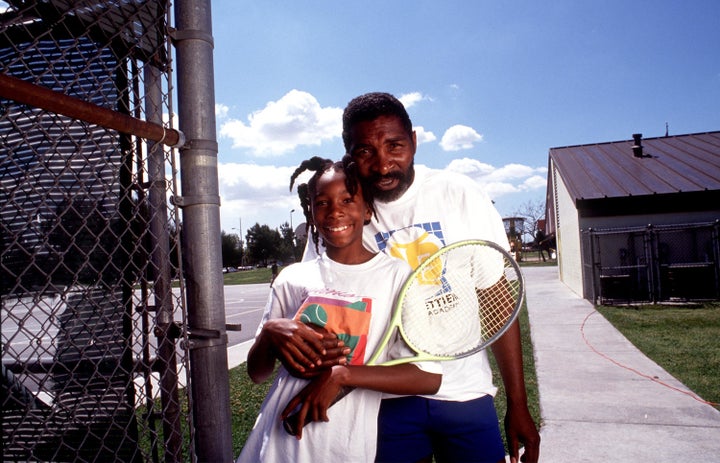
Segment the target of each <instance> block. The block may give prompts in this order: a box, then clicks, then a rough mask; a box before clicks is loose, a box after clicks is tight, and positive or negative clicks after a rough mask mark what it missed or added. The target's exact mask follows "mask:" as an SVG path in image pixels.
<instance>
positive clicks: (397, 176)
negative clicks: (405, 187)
mask: <svg viewBox="0 0 720 463" xmlns="http://www.w3.org/2000/svg"><path fill="white" fill-rule="evenodd" d="M385 179H397V180H404V179H405V175H403V173H402V172H398V171H395V172H388V173H387V174H385V175H380V174H372V175H371V176H370V177H369V178H368V183H377V182H379V181H380V180H385Z"/></svg>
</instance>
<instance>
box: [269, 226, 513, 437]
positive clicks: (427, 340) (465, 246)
mask: <svg viewBox="0 0 720 463" xmlns="http://www.w3.org/2000/svg"><path fill="white" fill-rule="evenodd" d="M523 297H524V283H523V278H522V274H521V273H520V268H519V267H518V265H517V263H516V262H515V260H514V259H513V258H512V257H511V256H510V254H509V253H508V252H507V251H505V250H504V249H503V248H501V247H500V246H498V245H497V244H495V243H493V242H491V241H484V240H466V241H459V242H457V243H453V244H450V245H448V246H445V247H443V248H442V249H440V250H439V251H437V252H436V253H435V254H433V255H431V256H430V257H428V258H427V259H426V260H425V261H423V262H422V263H421V264H420V265H419V266H418V267H417V268H416V269H415V270H414V271H413V272H412V273H411V274H410V276H409V277H408V279H407V281H406V282H405V284H404V285H403V287H402V289H401V290H400V294H399V296H398V299H397V301H396V303H395V307H394V309H393V314H392V317H391V319H390V323H389V325H388V327H387V329H386V331H385V334H384V335H383V337H382V339H381V341H380V343H379V344H378V347H377V348H376V349H375V352H374V353H373V355H372V356H371V357H370V359H369V360H368V361H367V362H366V364H367V365H376V364H378V363H377V361H378V358H379V357H380V356H381V355H382V354H383V352H384V351H385V349H386V348H387V346H388V344H389V343H391V340H393V339H394V336H395V335H396V334H399V335H400V336H401V337H402V339H403V340H404V341H405V343H406V344H407V345H408V346H409V347H410V349H411V350H412V351H413V352H414V355H411V356H409V357H403V358H396V359H392V360H389V361H385V362H382V363H380V364H378V365H398V364H401V363H409V362H418V361H445V360H454V359H458V358H462V357H467V356H469V355H472V354H475V353H477V352H479V351H481V350H483V349H485V348H487V347H488V346H490V345H491V344H492V343H493V342H495V341H496V340H497V339H499V338H500V337H501V336H502V335H503V334H504V333H505V331H506V330H507V329H508V328H509V327H510V325H511V324H512V323H513V321H515V319H516V318H517V315H518V313H519V311H520V307H521V305H522V301H523ZM352 390H353V388H345V389H344V390H343V391H341V392H340V393H339V394H338V396H337V397H336V398H335V400H334V401H333V404H335V403H336V402H338V401H339V400H341V399H342V398H343V397H345V396H346V395H347V394H348V393H350V392H351V391H352ZM331 406H332V404H331ZM309 421H310V420H306V422H305V423H304V424H303V426H304V425H305V424H307V422H309ZM298 426H300V423H299V420H298V418H297V414H293V415H290V416H288V417H287V418H286V419H285V420H284V421H283V427H284V428H285V430H286V431H287V432H288V433H289V434H292V435H296V434H297V431H298V430H299V428H298Z"/></svg>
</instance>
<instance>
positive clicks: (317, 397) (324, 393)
mask: <svg viewBox="0 0 720 463" xmlns="http://www.w3.org/2000/svg"><path fill="white" fill-rule="evenodd" d="M346 372H347V369H346V368H345V367H343V366H335V367H332V368H327V369H323V370H321V371H320V372H319V374H318V375H317V376H316V377H315V378H313V380H312V381H310V382H309V383H308V385H307V386H305V387H304V388H303V389H302V390H301V391H300V392H299V393H298V394H297V395H296V396H295V397H293V399H292V400H291V401H290V402H288V404H287V406H286V407H285V409H284V410H283V411H282V413H281V415H280V418H281V419H282V420H284V419H285V418H287V417H288V416H290V415H291V414H293V413H294V412H296V411H297V413H298V415H297V422H298V423H305V421H306V420H308V421H329V418H328V416H327V409H328V408H329V407H330V405H332V404H333V402H334V401H335V397H337V395H338V394H339V393H340V391H341V390H342V387H343V382H342V378H343V377H344V376H345V374H346ZM302 428H303V426H298V427H297V434H296V436H295V437H297V439H301V438H302Z"/></svg>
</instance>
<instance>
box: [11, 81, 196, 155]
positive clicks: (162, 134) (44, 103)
mask: <svg viewBox="0 0 720 463" xmlns="http://www.w3.org/2000/svg"><path fill="white" fill-rule="evenodd" d="M0 97H3V98H7V99H9V100H13V101H17V102H18V103H23V104H26V105H28V106H32V107H36V108H41V109H44V110H46V111H51V112H54V113H57V114H62V115H63V116H67V117H71V118H73V119H78V120H81V121H85V122H89V123H91V124H96V125H99V126H101V127H107V128H109V129H115V130H117V131H118V132H121V133H126V134H128V135H135V136H137V137H141V138H147V139H148V140H153V141H156V142H160V143H164V144H166V145H168V146H174V147H176V146H180V145H182V144H183V142H184V137H183V134H182V133H180V132H178V131H177V130H173V129H168V128H165V127H163V126H162V123H152V122H147V121H143V120H141V119H136V118H134V117H132V116H128V115H127V114H122V113H120V112H117V111H113V110H111V109H107V108H103V107H102V106H97V105H94V104H92V103H88V102H87V101H83V100H80V99H78V98H73V97H71V96H68V95H65V94H64V93H60V92H56V91H54V90H50V89H49V88H45V87H41V86H39V85H34V84H31V83H28V82H25V81H24V80H22V79H18V78H17V77H12V76H9V75H6V74H0ZM160 122H162V121H160Z"/></svg>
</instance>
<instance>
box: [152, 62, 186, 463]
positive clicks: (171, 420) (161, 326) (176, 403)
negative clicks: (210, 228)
mask: <svg viewBox="0 0 720 463" xmlns="http://www.w3.org/2000/svg"><path fill="white" fill-rule="evenodd" d="M143 71H144V79H143V80H144V82H145V114H146V117H147V119H148V120H149V121H152V122H156V123H161V122H162V91H161V81H160V78H161V73H160V70H159V69H157V68H156V67H154V66H152V65H149V64H148V65H146V66H145V67H144V68H143ZM147 171H148V184H149V185H150V187H149V191H148V199H149V201H148V207H149V209H150V214H149V215H150V223H149V224H148V225H149V227H150V235H151V236H152V239H153V242H154V246H153V247H152V249H151V252H150V263H151V269H152V275H153V293H154V296H155V330H154V331H155V336H156V337H157V340H158V344H157V345H158V348H157V349H158V354H157V359H156V370H157V371H159V373H160V398H161V403H162V417H163V420H162V425H163V439H164V443H165V447H164V448H165V462H178V463H179V462H181V461H183V455H182V422H181V409H180V400H179V393H178V372H177V357H176V354H175V348H176V345H175V342H176V338H177V336H174V335H173V333H172V329H173V323H174V316H173V304H172V286H171V280H172V269H171V263H170V239H169V235H170V230H169V227H168V213H167V197H166V191H165V188H166V182H165V152H164V151H163V147H162V145H161V144H160V143H149V144H148V155H147Z"/></svg>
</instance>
